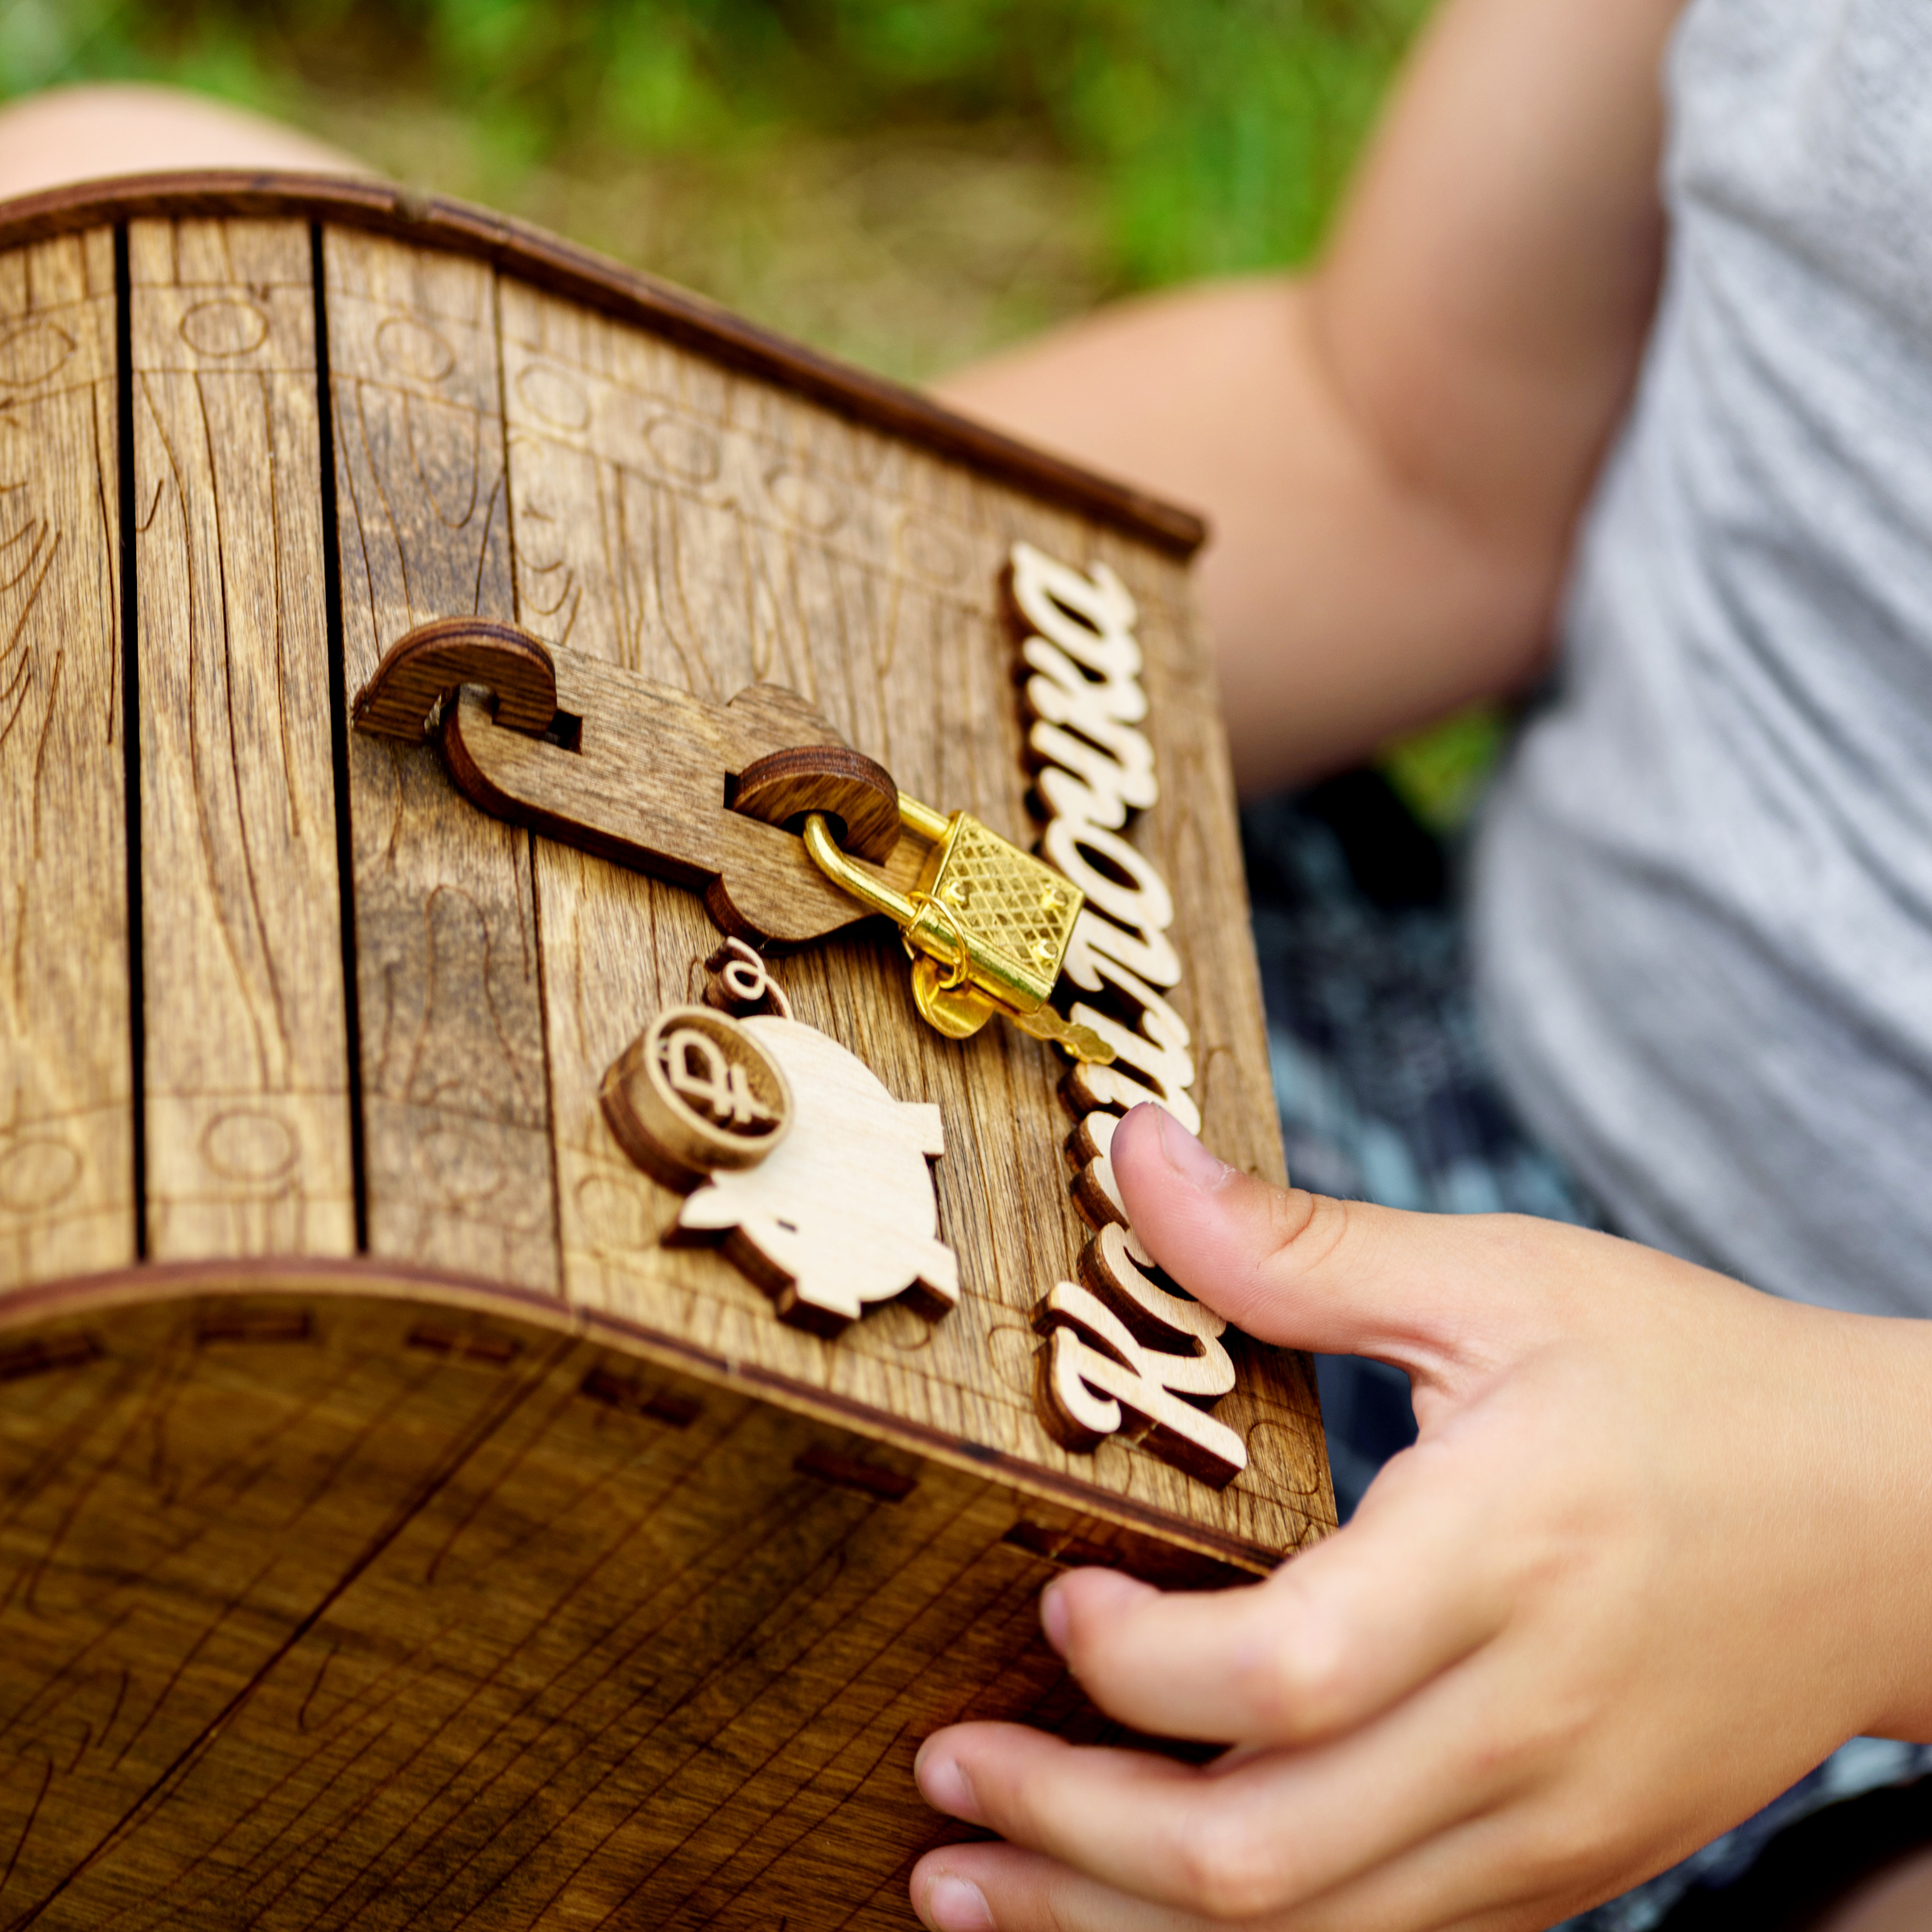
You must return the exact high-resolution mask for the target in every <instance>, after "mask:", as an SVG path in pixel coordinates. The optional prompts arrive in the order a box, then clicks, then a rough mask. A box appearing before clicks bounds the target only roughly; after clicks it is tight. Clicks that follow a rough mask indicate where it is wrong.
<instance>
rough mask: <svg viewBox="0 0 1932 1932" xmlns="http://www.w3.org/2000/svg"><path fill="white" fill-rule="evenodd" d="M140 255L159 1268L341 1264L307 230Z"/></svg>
mask: <svg viewBox="0 0 1932 1932" xmlns="http://www.w3.org/2000/svg"><path fill="white" fill-rule="evenodd" d="M128 261H129V270H130V280H131V300H132V303H133V309H132V340H133V344H134V502H135V506H136V526H135V528H136V547H135V559H136V568H135V584H136V586H137V589H138V598H139V624H140V629H139V638H140V689H141V813H142V837H141V873H142V948H143V956H144V960H145V964H146V988H147V997H146V1008H147V1026H146V1042H147V1067H146V1092H147V1226H148V1249H149V1253H151V1254H152V1255H153V1256H155V1257H156V1258H157V1259H159V1260H176V1259H183V1260H184V1259H188V1258H191V1257H199V1256H220V1255H238V1254H249V1253H284V1254H288V1253H295V1254H299V1253H320V1254H347V1253H350V1252H352V1251H353V1248H354V1245H355V1199H354V1180H353V1174H352V1172H351V1165H350V1146H349V1142H350V1133H349V1051H348V1036H347V1029H346V1022H345V1005H344V996H343V964H342V933H341V908H342V897H341V881H340V878H339V877H338V876H337V873H336V805H335V776H334V771H333V769H332V749H331V743H330V725H329V666H328V630H327V626H326V623H325V620H324V601H323V598H322V597H321V595H320V591H321V586H322V569H323V564H322V518H321V473H322V452H321V442H320V429H319V419H318V411H317V392H316V346H315V291H314V289H313V287H312V278H311V249H310V242H309V231H308V225H307V224H306V223H305V222H301V221H274V222H268V221H263V222H246V221H229V222H216V221H180V222H167V221H137V222H135V223H134V224H132V225H131V226H130V229H129V231H128Z"/></svg>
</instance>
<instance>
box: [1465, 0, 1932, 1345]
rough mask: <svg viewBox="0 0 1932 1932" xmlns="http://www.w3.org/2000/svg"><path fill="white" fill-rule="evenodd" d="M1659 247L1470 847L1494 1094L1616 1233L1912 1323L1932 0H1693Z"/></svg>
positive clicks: (1926, 1013)
mask: <svg viewBox="0 0 1932 1932" xmlns="http://www.w3.org/2000/svg"><path fill="white" fill-rule="evenodd" d="M1668 87H1669V93H1670V109H1671V132H1670V144H1669V150H1668V154H1667V157H1666V192H1667V195H1668V198H1669V204H1670V213H1671V218H1672V233H1671V244H1670V267H1669V271H1668V275H1667V276H1666V288H1665V293H1664V298H1663V303H1662V310H1661V312H1660V314H1659V316H1658V320H1657V327H1656V330H1655V333H1654V336H1653V340H1652V342H1651V345H1650V348H1649V357H1648V360H1647V361H1646V363H1645V369H1644V374H1643V378H1642V382H1641V386H1640V389H1639V392H1638V395H1637V401H1636V403H1635V407H1634V408H1633V413H1632V415H1631V417H1630V419H1629V423H1628V425H1627V426H1626V427H1625V430H1624V435H1623V437H1622V439H1621V441H1620V444H1619V446H1618V448H1616V452H1615V453H1614V455H1613V456H1612V459H1611V461H1610V463H1609V464H1608V469H1607V470H1606V472H1605V473H1604V478H1603V481H1602V483H1601V485H1600V488H1599V491H1598V493H1597V497H1596V502H1595V503H1594V505H1593V506H1592V508H1591V512H1590V514H1589V517H1588V519H1587V523H1586V526H1585V529H1584V532H1583V539H1582V542H1581V545H1580V547H1579V552H1578V555H1577V557H1576V559H1575V569H1574V575H1573V578H1572V583H1571V592H1570V597H1569V601H1568V605H1567V613H1566V617H1565V621H1564V630H1563V644H1564V650H1563V663H1562V667H1561V671H1560V673H1559V676H1558V682H1557V685H1556V687H1555V691H1554V697H1553V700H1552V702H1551V703H1550V706H1549V708H1547V709H1546V711H1545V712H1542V714H1541V715H1539V716H1538V718H1537V720H1535V722H1534V724H1533V725H1531V726H1530V729H1529V730H1528V731H1527V732H1526V733H1525V736H1524V737H1523V739H1522V741H1521V743H1520V745H1519V746H1518V748H1517V752H1516V753H1515V755H1514V757H1513V759H1512V761H1511V762H1510V764H1509V767H1508V769H1507V770H1506V771H1505V774H1504V777H1503V778H1502V781H1501V784H1500V786H1499V787H1498V789H1497V791H1496V794H1495V795H1494V798H1493V799H1492V803H1491V806H1490V808H1489V811H1488V818H1487V823H1486V824H1485V826H1484V832H1483V836H1482V839H1481V840H1480V847H1479V862H1478V867H1477V894H1476V956H1477V971H1478V980H1479V985H1480V991H1481V997H1482V1000H1483V1005H1484V1018H1485V1023H1486V1025H1487V1026H1488V1030H1489V1034H1490V1038H1491V1039H1492V1042H1493V1045H1494V1047H1495V1051H1496V1056H1497V1059H1498V1061H1499V1063H1500V1064H1501V1068H1502V1070H1503V1073H1504V1075H1505V1080H1506V1081H1507V1083H1508V1084H1509V1088H1510V1089H1511V1090H1512V1092H1513V1093H1514V1094H1515V1096H1517V1100H1518V1101H1519V1103H1520V1104H1521V1106H1522V1108H1524V1110H1525V1113H1526V1114H1527V1116H1528V1117H1529V1118H1530V1121H1532V1122H1533V1123H1534V1125H1536V1126H1537V1127H1538V1129H1540V1130H1541V1131H1542V1133H1544V1134H1545V1135H1546V1137H1548V1138H1549V1139H1550V1141H1552V1142H1553V1143H1554V1145H1555V1146H1557V1147H1558V1149H1559V1150H1561V1151H1563V1152H1564V1153H1565V1154H1567V1155H1568V1157H1569V1158H1570V1159H1571V1162H1573V1163H1574V1165H1575V1167H1576V1168H1577V1170H1578V1171H1579V1173H1580V1174H1581V1175H1582V1176H1583V1179H1585V1180H1586V1181H1587V1183H1590V1184H1591V1186H1592V1187H1594V1188H1595V1189H1596V1191H1597V1192H1598V1193H1599V1195H1600V1196H1601V1198H1602V1199H1603V1200H1604V1203H1605V1204H1606V1206H1607V1207H1608V1208H1609V1210H1610V1211H1611V1212H1612V1215H1613V1216H1614V1217H1615V1218H1616V1220H1617V1222H1618V1224H1620V1226H1621V1227H1622V1228H1624V1230H1625V1231H1626V1232H1629V1233H1631V1234H1633V1235H1634V1236H1638V1237H1639V1238H1641V1239H1642V1240H1645V1241H1652V1242H1654V1243H1656V1244H1657V1245H1660V1246H1662V1247H1665V1248H1669V1249H1674V1250H1675V1251H1676V1252H1678V1253H1681V1254H1684V1255H1687V1256H1690V1257H1693V1258H1694V1259H1696V1260H1699V1261H1705V1262H1707V1263H1709V1264H1711V1265H1714V1266H1715V1267H1718V1268H1721V1269H1725V1270H1726V1271H1728V1272H1729V1273H1731V1274H1736V1275H1738V1276H1740V1277H1741V1278H1743V1279H1744V1280H1746V1281H1748V1282H1753V1283H1755V1284H1756V1285H1757V1286H1759V1287H1761V1288H1766V1289H1770V1290H1774V1291H1776V1292H1777V1293H1778V1294H1785V1295H1790V1296H1794V1297H1796V1298H1802V1299H1803V1300H1806V1301H1811V1302H1823V1303H1827V1304H1829V1305H1831V1306H1834V1307H1843V1308H1853V1309H1860V1310H1864V1311H1870V1312H1872V1313H1885V1314H1909V1315H1932V4H1928V3H1927V0H1692V4H1691V6H1689V7H1688V9H1687V10H1686V13H1685V14H1684V16H1683V19H1682V21H1681V23H1680V24H1679V27H1678V33H1677V36H1676V39H1675V42H1674V46H1673V48H1672V52H1671V55H1670V62H1669V66H1668Z"/></svg>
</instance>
